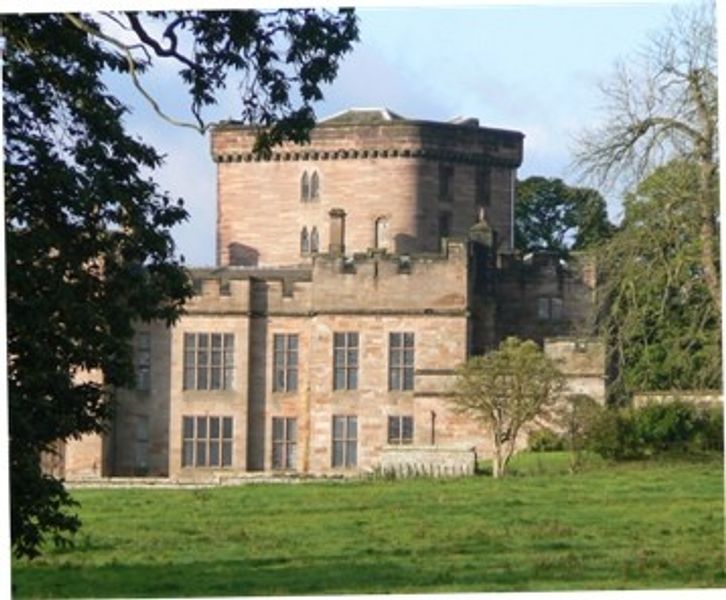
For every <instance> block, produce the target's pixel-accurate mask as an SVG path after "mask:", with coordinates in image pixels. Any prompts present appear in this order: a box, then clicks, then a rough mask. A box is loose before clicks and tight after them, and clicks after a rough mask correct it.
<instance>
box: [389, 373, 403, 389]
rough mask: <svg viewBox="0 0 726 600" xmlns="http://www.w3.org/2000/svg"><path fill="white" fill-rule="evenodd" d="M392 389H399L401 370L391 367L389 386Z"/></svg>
mask: <svg viewBox="0 0 726 600" xmlns="http://www.w3.org/2000/svg"><path fill="white" fill-rule="evenodd" d="M389 387H390V388H391V389H392V390H400V389H401V371H400V370H399V369H391V377H390V386H389Z"/></svg>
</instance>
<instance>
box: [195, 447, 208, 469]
mask: <svg viewBox="0 0 726 600" xmlns="http://www.w3.org/2000/svg"><path fill="white" fill-rule="evenodd" d="M197 466H198V467H206V466H207V442H197Z"/></svg>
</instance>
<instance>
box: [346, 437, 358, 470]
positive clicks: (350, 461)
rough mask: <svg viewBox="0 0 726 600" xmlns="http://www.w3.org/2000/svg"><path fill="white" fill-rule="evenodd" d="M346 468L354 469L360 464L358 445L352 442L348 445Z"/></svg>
mask: <svg viewBox="0 0 726 600" xmlns="http://www.w3.org/2000/svg"><path fill="white" fill-rule="evenodd" d="M345 452H346V454H345V466H346V467H354V466H355V465H357V464H358V443H357V442H356V441H350V442H347V443H346V450H345Z"/></svg>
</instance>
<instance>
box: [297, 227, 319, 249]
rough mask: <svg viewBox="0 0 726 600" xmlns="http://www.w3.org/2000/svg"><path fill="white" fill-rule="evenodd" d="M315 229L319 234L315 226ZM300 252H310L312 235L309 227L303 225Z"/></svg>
mask: <svg viewBox="0 0 726 600" xmlns="http://www.w3.org/2000/svg"><path fill="white" fill-rule="evenodd" d="M313 231H315V234H316V235H317V231H316V230H315V228H313ZM300 254H302V255H306V254H310V237H309V236H308V228H307V227H303V228H302V231H301V232H300Z"/></svg>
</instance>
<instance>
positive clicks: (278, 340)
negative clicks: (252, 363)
mask: <svg viewBox="0 0 726 600" xmlns="http://www.w3.org/2000/svg"><path fill="white" fill-rule="evenodd" d="M273 339H274V348H275V352H276V353H277V352H282V351H283V350H284V349H285V336H284V335H281V334H279V333H276V334H275V335H274V338H273Z"/></svg>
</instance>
